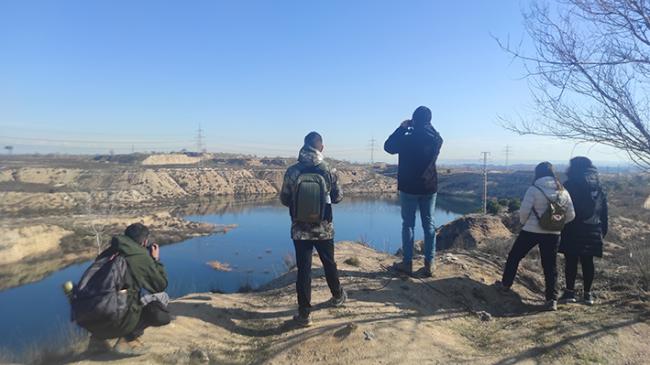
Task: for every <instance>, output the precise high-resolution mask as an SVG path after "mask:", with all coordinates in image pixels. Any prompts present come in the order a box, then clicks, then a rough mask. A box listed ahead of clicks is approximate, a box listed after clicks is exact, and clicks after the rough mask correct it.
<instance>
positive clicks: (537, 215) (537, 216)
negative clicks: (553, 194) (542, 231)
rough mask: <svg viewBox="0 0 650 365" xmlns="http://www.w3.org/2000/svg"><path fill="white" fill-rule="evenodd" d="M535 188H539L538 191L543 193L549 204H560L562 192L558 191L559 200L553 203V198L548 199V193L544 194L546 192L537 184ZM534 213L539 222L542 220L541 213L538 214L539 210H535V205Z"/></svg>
mask: <svg viewBox="0 0 650 365" xmlns="http://www.w3.org/2000/svg"><path fill="white" fill-rule="evenodd" d="M533 186H534V187H535V188H537V190H539V191H540V192H541V193H542V195H544V198H546V200H547V201H548V202H549V204H553V203H555V204H559V203H560V192H559V191H558V194H557V199H556V200H555V201H553V200H551V198H549V197H548V195H546V193H545V192H544V190H543V189H542V188H540V187H539V186H537V185H535V184H533ZM532 211H533V214H534V215H535V218H537V220H540V215H539V213H537V210H536V209H535V205H534V204H533V209H532Z"/></svg>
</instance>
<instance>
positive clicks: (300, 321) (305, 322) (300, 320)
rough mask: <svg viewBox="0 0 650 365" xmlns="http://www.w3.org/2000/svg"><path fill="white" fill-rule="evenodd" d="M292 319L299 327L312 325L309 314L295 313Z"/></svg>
mask: <svg viewBox="0 0 650 365" xmlns="http://www.w3.org/2000/svg"><path fill="white" fill-rule="evenodd" d="M293 321H294V322H295V323H296V324H297V325H298V326H300V327H309V326H311V325H312V322H311V316H310V315H309V314H307V315H304V314H300V313H298V314H296V315H295V316H293Z"/></svg>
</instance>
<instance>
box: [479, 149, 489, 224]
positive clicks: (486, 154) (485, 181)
mask: <svg viewBox="0 0 650 365" xmlns="http://www.w3.org/2000/svg"><path fill="white" fill-rule="evenodd" d="M481 154H482V155H483V214H487V183H488V176H487V175H488V172H487V159H488V156H489V155H490V152H481Z"/></svg>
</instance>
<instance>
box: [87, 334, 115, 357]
mask: <svg viewBox="0 0 650 365" xmlns="http://www.w3.org/2000/svg"><path fill="white" fill-rule="evenodd" d="M111 348H112V346H111V344H110V342H108V340H100V339H99V338H97V337H95V336H93V335H91V336H90V341H88V348H87V349H86V353H87V354H89V355H97V354H103V353H105V352H109V351H111Z"/></svg>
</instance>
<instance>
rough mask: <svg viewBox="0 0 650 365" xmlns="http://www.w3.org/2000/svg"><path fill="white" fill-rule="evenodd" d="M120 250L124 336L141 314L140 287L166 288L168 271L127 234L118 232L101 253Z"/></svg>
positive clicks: (160, 289)
mask: <svg viewBox="0 0 650 365" xmlns="http://www.w3.org/2000/svg"><path fill="white" fill-rule="evenodd" d="M115 253H119V254H120V255H121V256H122V257H124V259H126V262H127V264H128V273H127V278H126V280H125V282H126V284H125V286H126V287H125V288H124V289H127V293H128V296H127V298H128V299H127V300H128V302H129V311H128V313H127V314H126V317H125V319H124V320H123V323H122V326H121V327H122V328H123V331H124V333H123V334H124V335H126V334H128V333H130V332H132V331H133V330H134V329H135V327H136V325H137V324H138V321H139V320H140V315H141V313H142V303H141V302H140V294H141V291H142V289H144V290H146V291H148V292H149V293H158V292H162V291H164V290H165V289H166V288H167V273H166V272H165V267H164V266H163V264H162V263H160V262H159V261H155V260H154V259H153V257H151V255H150V254H149V251H147V249H146V248H145V247H143V246H142V245H140V244H138V243H137V242H135V241H134V240H133V239H131V238H130V237H128V236H125V235H118V236H114V237H113V239H112V240H111V246H110V247H109V248H108V249H106V250H105V251H104V252H102V253H101V254H100V256H103V255H108V256H111V255H113V254H115Z"/></svg>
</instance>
